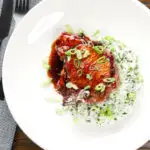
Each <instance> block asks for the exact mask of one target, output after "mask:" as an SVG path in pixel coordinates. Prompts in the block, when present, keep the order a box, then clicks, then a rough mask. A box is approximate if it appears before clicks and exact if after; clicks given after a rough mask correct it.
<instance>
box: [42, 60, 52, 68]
mask: <svg viewBox="0 0 150 150" xmlns="http://www.w3.org/2000/svg"><path fill="white" fill-rule="evenodd" d="M42 63H43V68H44V69H46V70H50V69H51V66H50V65H49V64H48V61H46V60H43V61H42Z"/></svg>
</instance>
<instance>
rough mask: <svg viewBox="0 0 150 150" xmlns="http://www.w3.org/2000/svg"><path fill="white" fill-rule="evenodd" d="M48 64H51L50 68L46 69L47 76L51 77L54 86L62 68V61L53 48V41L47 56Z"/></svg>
mask: <svg viewBox="0 0 150 150" xmlns="http://www.w3.org/2000/svg"><path fill="white" fill-rule="evenodd" d="M49 65H50V66H51V70H49V71H48V76H49V77H50V78H52V79H53V80H52V82H53V84H54V86H55V87H56V84H57V82H58V80H59V79H60V72H61V70H62V68H63V62H62V61H61V60H60V57H59V55H58V54H57V51H56V49H55V42H54V43H53V45H52V48H51V55H50V57H49Z"/></svg>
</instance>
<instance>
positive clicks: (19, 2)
mask: <svg viewBox="0 0 150 150" xmlns="http://www.w3.org/2000/svg"><path fill="white" fill-rule="evenodd" d="M28 10H29V0H16V7H15V11H16V12H17V13H26V12H27V11H28Z"/></svg>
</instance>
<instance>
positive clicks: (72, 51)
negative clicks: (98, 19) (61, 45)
mask: <svg viewBox="0 0 150 150" xmlns="http://www.w3.org/2000/svg"><path fill="white" fill-rule="evenodd" d="M75 53H76V51H75V49H70V50H68V51H67V52H65V54H66V55H67V56H71V55H74V54H75Z"/></svg>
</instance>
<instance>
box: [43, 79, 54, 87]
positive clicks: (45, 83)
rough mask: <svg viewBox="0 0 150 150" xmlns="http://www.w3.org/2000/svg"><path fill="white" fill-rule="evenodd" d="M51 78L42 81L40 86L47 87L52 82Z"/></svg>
mask: <svg viewBox="0 0 150 150" xmlns="http://www.w3.org/2000/svg"><path fill="white" fill-rule="evenodd" d="M52 80H53V79H52V78H49V79H48V80H46V81H44V82H43V83H41V87H47V86H49V85H50V84H51V83H52Z"/></svg>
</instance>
